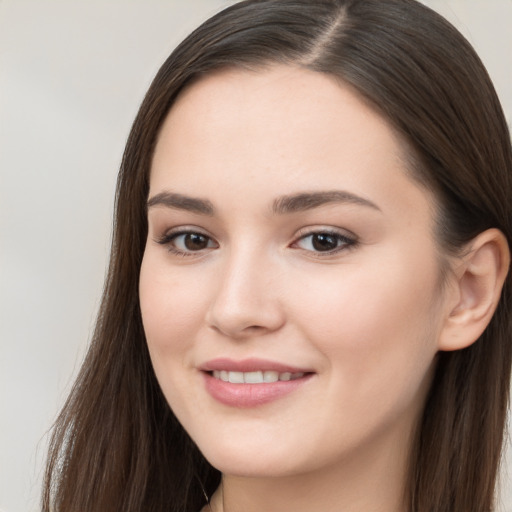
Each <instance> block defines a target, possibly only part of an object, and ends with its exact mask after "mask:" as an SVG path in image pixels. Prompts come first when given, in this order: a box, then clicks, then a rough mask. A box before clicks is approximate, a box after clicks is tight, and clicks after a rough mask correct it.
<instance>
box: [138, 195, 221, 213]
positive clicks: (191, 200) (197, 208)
mask: <svg viewBox="0 0 512 512" xmlns="http://www.w3.org/2000/svg"><path fill="white" fill-rule="evenodd" d="M153 206H166V207H167V208H174V209H177V210H186V211H189V212H193V213H199V214H201V215H208V216H212V215H213V214H214V213H215V208H214V207H213V204H212V203H211V201H208V199H200V198H198V197H190V196H185V195H183V194H176V193H174V192H160V193H159V194H157V195H156V196H153V197H151V198H150V199H149V200H148V202H147V207H148V208H151V207H153Z"/></svg>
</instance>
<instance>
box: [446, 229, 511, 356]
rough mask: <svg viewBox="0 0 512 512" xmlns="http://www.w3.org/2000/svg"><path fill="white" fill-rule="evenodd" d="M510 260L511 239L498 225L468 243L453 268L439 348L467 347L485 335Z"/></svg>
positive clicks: (454, 348)
mask: <svg viewBox="0 0 512 512" xmlns="http://www.w3.org/2000/svg"><path fill="white" fill-rule="evenodd" d="M509 264H510V251H509V247H508V243H507V240H506V238H505V236H504V235H503V233H502V232H501V231H499V230H498V229H488V230H487V231H484V232H483V233H480V234H479V235H478V236H477V237H476V238H474V239H473V240H472V241H471V242H470V243H469V244H468V246H467V250H466V251H465V252H464V255H463V256H462V257H461V258H460V259H459V260H458V264H456V265H455V266H454V269H453V283H451V286H450V287H449V291H448V301H447V314H446V317H445V321H444V325H443V328H442V331H441V334H440V337H439V343H438V345H439V347H438V348H439V350H459V349H462V348H466V347H468V346H469V345H471V344H472V343H474V342H475V341H476V340H477V339H478V338H479V337H480V336H481V334H482V333H483V332H484V330H485V328H486V327H487V325H489V322H490V321H491V318H492V315H493V314H494V311H495V310H496V307H497V305H498V302H499V299H500V295H501V290H502V288H503V283H504V282H505V278H506V277H507V273H508V269H509Z"/></svg>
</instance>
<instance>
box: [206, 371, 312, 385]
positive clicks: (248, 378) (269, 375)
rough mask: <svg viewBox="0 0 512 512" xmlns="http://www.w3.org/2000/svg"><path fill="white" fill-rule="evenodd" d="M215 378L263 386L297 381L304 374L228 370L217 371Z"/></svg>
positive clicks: (233, 382) (214, 373)
mask: <svg viewBox="0 0 512 512" xmlns="http://www.w3.org/2000/svg"><path fill="white" fill-rule="evenodd" d="M213 376H214V377H215V378H216V379H220V380H223V381H224V382H231V383H232V384H263V383H270V382H277V381H278V380H281V381H288V380H295V379H300V378H301V377H304V373H302V372H299V373H290V372H284V373H279V372H275V371H271V370H267V371H257V372H228V371H226V370H221V371H218V370H215V371H214V372H213Z"/></svg>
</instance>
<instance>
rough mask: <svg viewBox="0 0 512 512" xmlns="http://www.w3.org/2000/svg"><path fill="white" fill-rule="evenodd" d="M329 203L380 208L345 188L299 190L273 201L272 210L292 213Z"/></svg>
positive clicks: (280, 212)
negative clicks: (296, 192) (311, 190)
mask: <svg viewBox="0 0 512 512" xmlns="http://www.w3.org/2000/svg"><path fill="white" fill-rule="evenodd" d="M329 203H349V204H357V205H361V206H366V207H369V208H372V209H374V210H378V211H381V209H380V208H379V207H378V206H377V205H376V204H375V203H373V202H372V201H370V200H369V199H365V198H364V197H360V196H358V195H356V194H353V193H351V192H347V191H345V190H328V191H325V192H301V193H299V194H293V195H289V196H283V197H280V198H278V199H276V200H275V201H274V204H273V206H272V211H273V212H274V213H276V214H285V213H294V212H300V211H305V210H311V209H313V208H318V207H319V206H323V205H325V204H329Z"/></svg>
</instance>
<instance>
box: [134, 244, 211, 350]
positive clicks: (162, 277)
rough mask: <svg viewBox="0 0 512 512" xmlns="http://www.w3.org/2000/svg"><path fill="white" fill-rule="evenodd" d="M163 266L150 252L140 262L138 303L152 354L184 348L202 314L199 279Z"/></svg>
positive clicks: (200, 321)
mask: <svg viewBox="0 0 512 512" xmlns="http://www.w3.org/2000/svg"><path fill="white" fill-rule="evenodd" d="M166 267H168V265H165V262H160V261H159V258H158V257H154V256H152V255H151V254H149V255H145V256H144V259H143V262H142V266H141V274H140V283H139V295H140V307H141V313H142V321H143V325H144V331H145V333H146V339H147V342H148V346H149V350H150V353H151V356H152V358H154V357H155V355H161V356H166V355H170V354H176V353H179V352H181V351H182V350H185V349H186V348H187V346H188V345H189V343H190V341H191V339H193V335H194V333H195V331H196V330H197V329H198V328H199V326H200V325H201V323H202V320H203V318H204V307H203V302H204V300H205V293H204V289H203V288H202V287H201V285H200V280H199V279H197V278H194V277H193V276H192V275H188V273H187V272H180V273H175V272H174V273H171V272H170V271H169V269H168V268H166Z"/></svg>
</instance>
